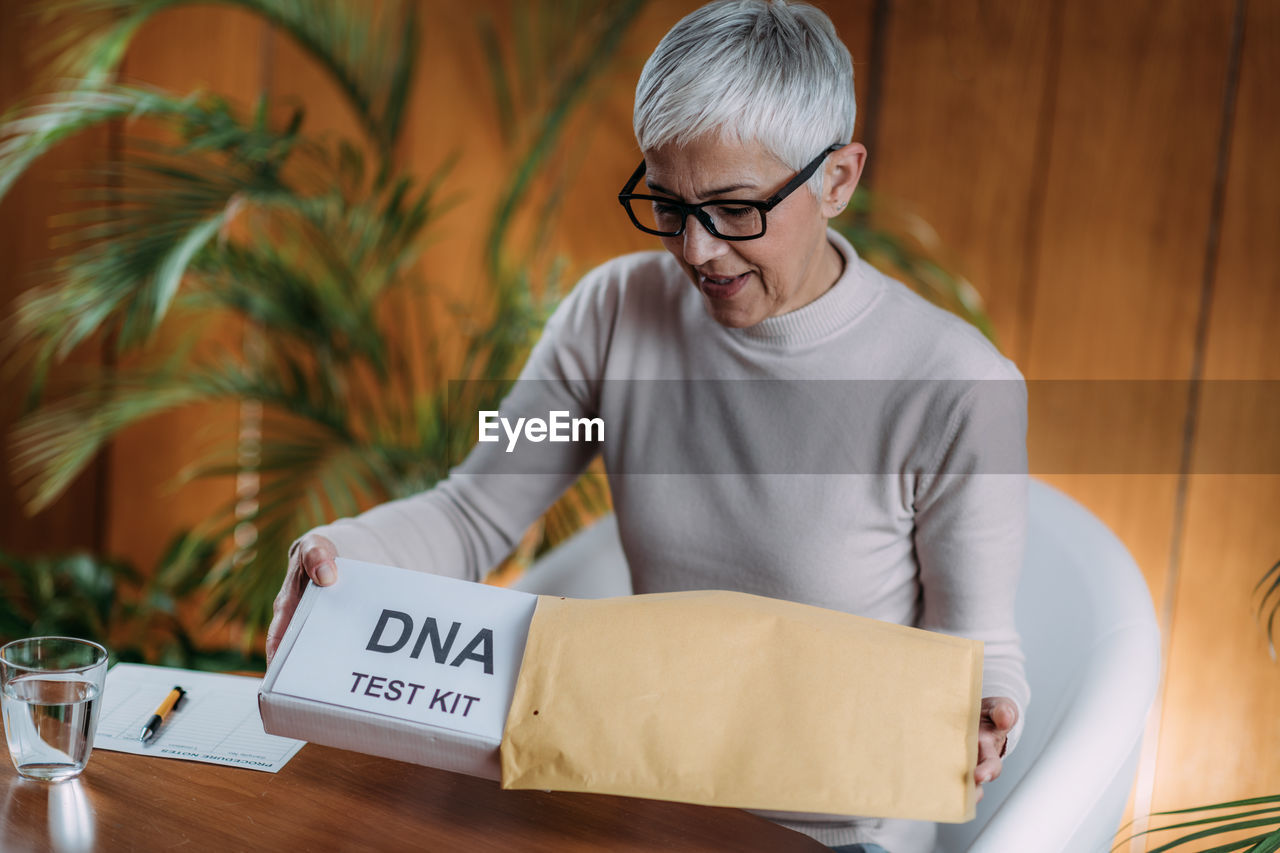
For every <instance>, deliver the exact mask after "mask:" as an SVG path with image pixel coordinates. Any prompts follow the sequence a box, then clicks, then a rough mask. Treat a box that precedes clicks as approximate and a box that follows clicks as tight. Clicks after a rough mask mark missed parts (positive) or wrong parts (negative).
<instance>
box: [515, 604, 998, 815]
mask: <svg viewBox="0 0 1280 853" xmlns="http://www.w3.org/2000/svg"><path fill="white" fill-rule="evenodd" d="M981 689H982V643H981V642H979V641H976V640H967V639H961V638H957V637H951V636H947V635H943V634H937V633H931V632H928V631H922V630H919V629H916V628H908V627H904V626H902V625H895V624H892V623H889V622H881V621H878V620H874V619H867V618H864V617H861V616H853V615H850V614H848V613H840V612H836V611H833V610H825V609H823V608H819V607H811V606H808V605H804V604H796V603H793V602H787V601H779V600H776V599H771V598H762V597H760V596H755V595H748V594H746V593H740V592H725V591H720V590H715V591H697V592H676V593H662V594H657V595H637V596H630V597H626V598H612V599H601V600H594V601H593V600H577V599H563V598H552V597H543V598H540V599H539V601H538V606H537V609H536V610H535V611H534V616H533V623H532V625H531V626H530V629H529V640H528V643H527V645H526V646H525V653H524V663H523V665H522V667H521V670H520V678H519V681H518V682H517V684H516V691H515V698H514V700H513V702H512V706H511V711H510V713H509V714H508V715H507V723H506V728H505V730H504V733H503V738H502V746H501V758H502V787H504V788H541V789H547V790H561V791H587V792H594V793H604V794H622V795H626V796H632V797H648V798H653V799H663V800H679V801H683V802H690V803H703V804H707V805H716V806H734V807H738V808H757V809H771V810H783V811H798V812H820V813H828V814H850V815H865V816H872V817H897V818H910V819H917V820H935V821H948V822H957V821H965V820H970V819H972V818H973V814H974V804H975V799H974V798H975V796H976V789H975V788H974V784H973V770H974V765H975V764H976V761H977V753H978V722H979V714H980V708H981V695H980V694H981Z"/></svg>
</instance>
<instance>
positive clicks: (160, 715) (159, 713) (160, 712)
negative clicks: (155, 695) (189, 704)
mask: <svg viewBox="0 0 1280 853" xmlns="http://www.w3.org/2000/svg"><path fill="white" fill-rule="evenodd" d="M186 695H187V691H185V690H183V689H182V688H181V687H176V686H175V687H174V688H173V689H172V690H170V691H169V695H168V696H166V697H164V701H163V702H161V703H160V707H159V708H156V712H155V713H154V714H152V715H151V719H149V720H147V724H146V725H145V726H143V727H142V733H141V734H139V735H138V740H140V741H142V742H143V743H146V742H147V741H149V740H151V739H152V738H153V737H155V736H156V732H158V731H160V724H161V723H163V722H164V718H165V717H166V716H168V715H169V712H170V711H172V710H173V709H174V706H176V705H177V704H178V702H180V701H181V700H182V697H183V696H186Z"/></svg>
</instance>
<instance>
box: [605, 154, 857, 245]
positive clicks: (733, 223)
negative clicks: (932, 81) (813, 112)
mask: <svg viewBox="0 0 1280 853" xmlns="http://www.w3.org/2000/svg"><path fill="white" fill-rule="evenodd" d="M843 147H844V143H841V142H837V143H835V144H834V145H831V146H830V147H828V148H827V149H826V150H824V151H823V152H822V153H821V154H819V155H818V156H817V157H814V158H813V160H812V161H810V163H809V165H807V166H805V167H804V168H803V169H801V170H800V171H799V172H797V173H796V176H795V177H794V178H792V179H791V180H789V181H787V183H786V186H784V187H783V188H782V189H780V190H778V191H777V192H776V193H774V194H773V195H772V196H770V197H769V198H767V199H765V200H764V201H758V200H756V199H739V198H732V199H730V198H717V199H712V200H711V201H704V202H701V203H699V204H685V203H684V202H682V201H677V200H676V199H673V198H668V197H666V196H660V195H644V194H641V193H633V192H632V190H634V189H635V188H636V185H637V184H639V183H640V179H641V178H642V177H644V171H645V162H644V161H643V160H641V161H640V166H639V167H638V168H637V169H636V171H635V173H634V174H633V175H632V176H631V179H630V180H629V181H627V185H626V186H625V187H623V188H622V192H620V193H618V201H619V202H621V203H622V206H623V207H625V208H626V209H627V215H628V216H630V217H631V221H632V223H633V224H634V225H635V226H636V227H637V228H639V229H640V230H641V231H643V232H645V233H646V234H657V235H658V236H659V237H679V236H680V235H681V234H683V233H684V226H685V223H687V222H688V221H689V216H690V215H693V216H694V217H696V218H697V220H698V221H699V222H701V223H702V227H703V228H706V229H707V230H708V231H710V232H711V233H712V234H713V235H715V236H716V237H719V238H720V239H721V240H754V239H756V238H757V237H763V236H764V232H765V226H766V219H765V214H767V213H768V212H769V211H771V210H773V209H774V208H775V207H777V206H778V205H779V204H780V203H781V202H782V200H783V199H784V198H786V197H787V196H789V195H791V194H792V193H793V192H795V191H796V190H797V189H799V187H800V186H801V185H802V184H804V182H805V181H807V180H809V178H810V177H812V176H813V173H814V172H816V171H817V170H818V166H820V165H821V164H822V161H823V160H825V159H827V155H829V154H831V152H833V151H839V150H840V149H841V148H843Z"/></svg>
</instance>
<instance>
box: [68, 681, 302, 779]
mask: <svg viewBox="0 0 1280 853" xmlns="http://www.w3.org/2000/svg"><path fill="white" fill-rule="evenodd" d="M261 683H262V679H260V678H248V677H245V676H241V675H223V674H221V673H214V672H198V671H196V670H191V669H174V668H171V667H164V666H145V665H142V664H133V663H118V664H116V665H115V666H114V667H112V668H111V670H110V671H109V672H108V673H107V681H106V686H105V687H104V688H103V691H102V702H103V707H102V711H101V713H100V715H99V717H98V733H97V735H96V736H95V737H94V741H93V745H94V748H95V749H109V750H114V751H116V752H131V753H133V754H135V755H150V756H152V757H156V758H179V759H185V760H187V761H205V762H208V763H210V764H226V765H229V766H231V767H247V768H249V769H251V770H264V771H266V772H268V773H275V772H276V771H278V770H279V769H280V768H281V767H284V765H285V764H286V763H287V762H288V761H289V759H290V758H293V756H294V755H295V754H296V753H297V751H298V750H299V749H301V748H302V746H303V744H304V743H305V741H300V740H294V739H292V738H284V737H277V736H276V735H269V734H267V733H266V732H265V731H263V729H262V718H261V717H260V716H259V715H258V686H259V685H260V684H261ZM175 686H177V687H181V688H182V689H183V690H185V691H186V692H187V695H186V696H185V697H183V699H182V701H181V702H179V703H178V705H177V707H176V708H175V709H174V710H173V711H171V712H170V713H169V714H168V715H167V716H166V717H165V719H164V723H163V725H161V726H160V731H159V733H158V734H157V735H156V736H155V737H154V738H152V739H151V740H150V741H149V742H147V743H143V742H142V741H140V740H138V734H139V732H141V731H142V727H143V726H144V725H146V723H147V720H149V719H150V718H151V715H152V714H153V713H154V712H155V710H156V706H157V705H159V704H160V702H161V701H162V700H163V699H164V698H165V696H166V695H168V693H169V691H170V690H172V689H173V688H174V687H175Z"/></svg>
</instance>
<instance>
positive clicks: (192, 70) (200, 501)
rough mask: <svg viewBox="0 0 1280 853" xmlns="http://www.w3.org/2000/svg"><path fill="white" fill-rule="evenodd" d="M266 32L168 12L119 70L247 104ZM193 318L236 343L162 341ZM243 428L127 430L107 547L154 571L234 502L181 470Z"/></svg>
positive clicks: (211, 418)
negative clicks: (198, 337)
mask: <svg viewBox="0 0 1280 853" xmlns="http://www.w3.org/2000/svg"><path fill="white" fill-rule="evenodd" d="M264 33H265V28H264V25H263V23H262V21H261V19H259V18H256V17H254V16H252V15H249V14H247V13H243V12H239V11H235V10H229V9H226V8H218V7H194V8H183V9H179V10H176V11H171V12H164V13H161V14H160V15H158V16H156V17H155V18H154V19H153V20H152V21H151V22H150V23H149V24H147V25H146V26H145V27H144V28H143V29H142V30H141V31H140V32H139V33H138V36H137V38H136V40H135V42H134V46H133V48H132V49H131V50H130V52H129V54H128V56H127V58H126V61H125V64H124V68H123V71H122V74H123V76H124V77H125V78H127V79H132V80H141V81H145V82H146V83H149V84H152V85H156V86H161V87H163V88H166V89H169V90H171V91H176V92H190V91H193V90H196V89H202V90H205V91H212V92H218V93H221V94H223V95H225V96H227V97H228V98H229V99H231V100H232V102H233V103H238V104H241V105H247V106H250V107H251V106H252V103H253V99H254V98H255V97H256V95H257V93H258V91H259V89H260V87H261V85H262V63H261V57H262V39H263V35H264ZM137 131H138V132H147V131H146V130H145V129H143V128H137ZM175 319H177V318H175ZM184 323H185V325H184ZM192 324H201V327H202V328H205V329H208V330H209V331H211V332H212V334H213V336H214V337H215V339H216V342H217V345H221V346H227V347H233V348H234V347H238V346H240V330H239V329H238V328H236V327H234V326H232V325H230V324H222V325H220V326H214V327H212V328H211V327H210V326H209V324H208V322H207V320H206V319H205V318H187V319H186V320H185V321H184V320H179V322H177V323H174V324H171V325H169V326H168V327H167V328H166V329H165V330H163V331H162V334H161V335H160V337H159V339H158V341H157V344H158V346H160V347H161V348H164V347H167V346H171V345H173V344H174V343H176V342H178V341H180V340H181V339H182V337H183V336H184V335H187V334H189V333H190V330H191V328H192V327H193V326H192ZM237 425H238V411H237V409H236V407H234V406H218V407H212V406H203V407H198V408H191V409H184V410H182V411H178V412H175V413H172V414H168V415H164V416H161V417H159V418H156V419H153V420H151V421H148V422H147V423H144V424H140V425H139V426H137V427H134V428H132V429H130V430H128V431H126V432H125V433H123V434H121V435H120V437H119V438H118V439H117V440H116V441H115V443H114V444H113V445H112V448H111V459H112V477H111V483H110V490H109V492H108V501H109V506H110V513H111V521H110V535H109V537H108V542H107V550H108V551H109V552H110V553H112V554H116V555H121V556H124V557H127V558H129V559H130V560H132V561H134V562H135V564H136V565H138V566H139V567H140V568H141V569H142V570H143V571H144V572H145V571H150V570H151V569H152V568H153V567H154V565H155V563H156V561H157V560H158V559H159V557H160V556H161V554H162V553H163V551H164V549H165V547H166V546H167V545H168V543H169V541H170V539H171V537H172V536H173V535H174V534H175V533H176V532H177V531H178V530H181V529H183V528H187V527H192V526H194V525H196V524H199V523H200V522H202V521H204V520H206V519H208V518H209V517H210V515H211V514H212V512H214V511H215V510H216V509H219V508H221V507H222V506H224V505H225V504H227V503H229V502H230V501H231V500H232V499H233V497H234V494H235V491H234V483H233V481H232V480H231V479H230V478H224V479H218V480H200V481H197V482H194V483H191V484H190V485H185V486H183V485H180V483H179V481H178V478H177V477H176V476H175V475H176V474H177V473H178V472H181V471H183V470H184V469H185V468H186V467H187V466H188V465H190V464H192V463H193V462H195V461H198V460H200V459H201V458H203V455H204V454H206V453H208V452H209V451H210V450H211V449H213V448H215V447H220V446H225V444H226V442H228V441H234V439H235V435H236V430H237Z"/></svg>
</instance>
